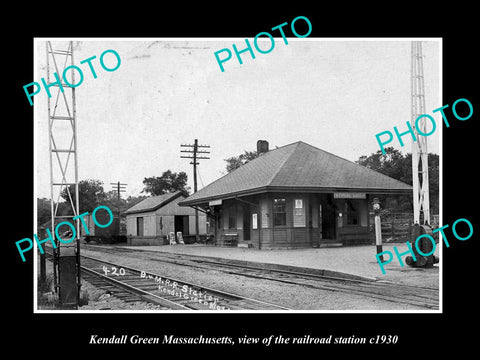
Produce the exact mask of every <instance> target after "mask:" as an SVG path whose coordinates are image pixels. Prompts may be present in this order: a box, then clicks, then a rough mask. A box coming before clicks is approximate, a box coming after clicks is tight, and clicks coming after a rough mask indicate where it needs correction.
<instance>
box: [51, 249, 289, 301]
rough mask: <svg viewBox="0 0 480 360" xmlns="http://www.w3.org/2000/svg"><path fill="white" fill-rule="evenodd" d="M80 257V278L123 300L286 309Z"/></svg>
mask: <svg viewBox="0 0 480 360" xmlns="http://www.w3.org/2000/svg"><path fill="white" fill-rule="evenodd" d="M46 253H47V255H48V256H49V257H52V255H51V254H50V253H48V252H46ZM80 258H81V259H80V265H81V266H80V268H81V278H82V279H85V280H87V281H88V282H90V283H91V284H92V285H94V286H97V287H100V288H102V289H104V290H106V291H108V292H109V293H110V294H112V295H113V296H116V297H118V298H120V299H122V300H124V301H126V302H138V301H146V302H150V303H152V304H155V305H160V306H161V307H162V308H164V309H166V310H167V309H171V310H290V309H288V308H286V307H283V306H280V305H276V304H272V303H269V302H265V301H261V300H257V299H252V298H248V297H244V296H240V295H237V294H232V293H229V292H225V291H222V290H218V289H213V288H209V287H205V286H203V285H198V284H194V283H191V282H187V281H184V280H180V279H175V278H172V277H171V276H169V277H165V276H163V275H159V274H155V273H151V272H146V271H144V270H140V269H136V268H133V267H130V266H124V265H121V264H117V263H113V262H109V261H104V260H101V259H97V258H93V257H90V256H85V255H81V256H80Z"/></svg>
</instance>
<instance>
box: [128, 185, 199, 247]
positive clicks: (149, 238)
mask: <svg viewBox="0 0 480 360" xmlns="http://www.w3.org/2000/svg"><path fill="white" fill-rule="evenodd" d="M184 199H185V195H184V194H183V193H182V192H180V191H177V192H175V193H171V194H165V195H159V196H151V197H148V198H146V199H144V200H142V201H141V202H139V203H138V204H136V205H134V206H132V207H131V208H130V209H128V210H127V211H126V212H125V214H126V217H127V243H128V245H164V244H167V243H168V242H167V238H168V236H169V234H170V233H171V232H173V233H174V234H175V236H176V235H177V233H178V232H182V236H183V239H184V241H185V242H193V240H194V239H195V210H193V209H191V208H185V207H180V206H178V203H179V202H180V201H181V200H184ZM198 217H199V233H200V234H199V235H202V237H203V238H205V234H206V216H205V214H204V213H201V212H200V213H199V216H198ZM177 240H178V238H177Z"/></svg>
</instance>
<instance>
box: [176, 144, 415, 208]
mask: <svg viewBox="0 0 480 360" xmlns="http://www.w3.org/2000/svg"><path fill="white" fill-rule="evenodd" d="M272 191H290V192H292V191H306V192H317V191H362V192H367V193H396V194H402V193H403V194H406V193H410V192H411V191H412V187H411V186H410V185H408V184H405V183H403V182H401V181H398V180H396V179H393V178H391V177H389V176H386V175H383V174H381V173H379V172H377V171H374V170H371V169H368V168H366V167H364V166H361V165H359V164H356V163H354V162H351V161H349V160H346V159H343V158H341V157H339V156H337V155H334V154H331V153H329V152H327V151H324V150H321V149H318V148H316V147H314V146H312V145H309V144H306V143H304V142H302V141H298V142H295V143H292V144H289V145H285V146H282V147H280V148H277V149H274V150H271V151H269V152H267V153H264V154H262V155H261V156H259V157H258V158H256V159H254V160H252V161H250V162H248V163H247V164H245V165H243V166H241V167H239V168H238V169H236V170H234V171H232V172H230V173H229V174H227V175H225V176H223V177H221V178H220V179H218V180H216V181H214V182H212V183H211V184H209V185H207V186H206V187H204V188H203V189H201V190H199V191H197V192H196V193H195V194H193V195H191V196H189V197H188V198H186V199H185V200H183V201H181V202H180V205H183V206H185V205H186V206H188V205H198V204H201V203H205V202H208V201H210V200H215V199H225V198H231V197H235V196H243V195H249V194H255V193H262V192H272Z"/></svg>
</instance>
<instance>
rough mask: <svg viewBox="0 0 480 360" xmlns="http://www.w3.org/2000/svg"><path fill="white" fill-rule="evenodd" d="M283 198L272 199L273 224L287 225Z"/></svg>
mask: <svg viewBox="0 0 480 360" xmlns="http://www.w3.org/2000/svg"><path fill="white" fill-rule="evenodd" d="M285 203H286V201H285V199H273V225H274V226H285V225H287V212H286V209H285Z"/></svg>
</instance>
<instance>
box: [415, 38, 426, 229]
mask: <svg viewBox="0 0 480 360" xmlns="http://www.w3.org/2000/svg"><path fill="white" fill-rule="evenodd" d="M411 90H412V118H411V125H412V128H413V129H414V132H415V137H416V138H417V141H412V177H413V218H414V223H417V224H420V220H421V217H420V214H421V213H423V219H422V220H423V224H430V196H429V186H428V183H429V182H428V148H427V137H426V136H419V134H418V131H417V129H416V128H415V122H416V119H417V118H418V117H419V116H420V115H423V114H425V84H424V76H423V55H422V43H421V42H420V41H412V63H411ZM418 126H419V129H420V131H421V132H422V133H427V131H426V129H425V128H426V122H425V117H422V118H421V119H420V120H419V121H418Z"/></svg>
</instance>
